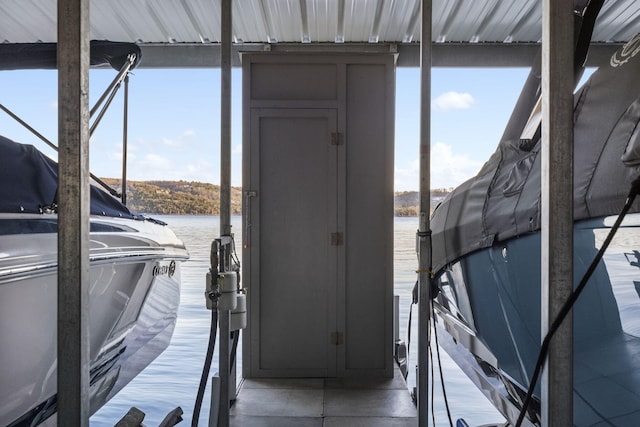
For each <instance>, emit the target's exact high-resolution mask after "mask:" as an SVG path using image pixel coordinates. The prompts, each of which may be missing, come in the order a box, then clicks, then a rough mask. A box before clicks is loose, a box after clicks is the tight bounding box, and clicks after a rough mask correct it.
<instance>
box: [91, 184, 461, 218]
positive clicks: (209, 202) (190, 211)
mask: <svg viewBox="0 0 640 427" xmlns="http://www.w3.org/2000/svg"><path fill="white" fill-rule="evenodd" d="M103 181H105V182H106V183H107V184H109V185H110V186H112V187H113V188H115V189H116V190H117V191H120V189H121V182H120V180H118V179H112V178H103ZM449 191H450V190H447V189H437V190H432V192H431V209H432V210H433V208H434V207H435V206H436V205H437V204H438V203H439V202H440V201H441V200H442V199H443V198H444V197H445V196H446V195H447V194H448V193H449ZM419 205H420V193H418V192H417V191H403V192H398V193H396V194H395V214H396V216H417V215H418V211H419ZM127 206H128V207H129V209H131V210H132V211H133V212H138V213H147V214H162V215H220V186H219V185H214V184H207V183H204V182H195V181H127ZM241 210H242V189H240V188H237V187H233V188H232V189H231V214H232V215H240V214H241Z"/></svg>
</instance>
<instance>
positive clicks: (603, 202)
mask: <svg viewBox="0 0 640 427" xmlns="http://www.w3.org/2000/svg"><path fill="white" fill-rule="evenodd" d="M639 53H640V34H639V35H636V36H635V37H634V38H633V39H632V40H631V41H630V42H629V43H627V44H626V45H625V46H624V47H622V48H621V49H620V50H619V51H618V52H616V53H615V54H614V55H613V56H612V57H611V58H610V59H609V62H608V63H606V64H602V65H601V66H600V67H599V69H598V70H597V71H596V72H594V74H592V75H591V77H590V78H589V80H588V81H587V82H586V83H585V84H584V86H583V87H582V88H580V90H579V91H578V92H577V93H576V95H575V102H574V124H575V126H574V200H573V201H574V219H575V220H576V221H578V220H583V219H587V218H597V217H602V216H606V215H614V214H618V213H619V212H620V210H621V209H622V207H623V205H624V203H625V199H626V196H627V195H628V194H629V189H630V184H631V181H632V180H633V179H635V178H636V177H637V176H638V175H639V168H638V167H639V166H640V129H639V128H638V127H637V125H638V123H639V121H640V78H638V76H640V54H639ZM536 63H537V65H536V66H534V68H533V69H532V72H531V74H530V75H529V79H528V80H527V82H526V84H525V89H524V90H523V93H522V94H521V96H520V99H519V100H518V103H517V105H516V108H515V110H514V113H513V115H512V117H511V118H510V120H509V123H508V125H507V127H506V130H505V132H504V134H503V136H502V139H501V141H500V144H499V145H498V148H497V150H496V151H495V153H494V154H493V155H492V156H491V157H490V158H489V160H488V161H487V162H486V163H485V164H484V166H483V167H482V168H481V170H480V172H479V173H478V175H477V176H475V177H474V178H472V179H470V180H468V181H467V182H465V183H463V184H462V185H460V186H459V187H458V188H456V189H455V190H454V191H453V192H452V193H451V194H449V196H448V197H447V198H445V200H443V202H442V203H441V204H440V205H439V206H438V207H437V208H436V210H435V211H434V213H433V215H432V221H431V228H432V232H433V235H432V236H433V260H432V268H433V271H435V272H438V271H439V270H440V269H441V268H443V267H445V266H446V265H447V264H449V263H450V262H452V261H454V260H456V259H458V258H460V257H462V256H464V255H466V254H468V253H471V252H473V251H476V250H479V249H482V248H485V247H489V246H492V245H494V244H497V243H499V242H501V241H504V240H506V239H511V238H514V237H517V236H520V235H523V234H527V233H532V232H536V231H538V230H540V225H541V211H540V203H541V201H540V198H541V192H540V178H541V174H540V160H541V156H540V149H541V145H540V132H539V131H538V132H537V133H536V136H535V137H533V138H532V139H530V140H522V139H520V136H521V135H522V130H523V129H524V127H525V124H526V123H527V119H528V118H529V115H530V113H531V111H532V110H533V108H534V105H535V103H536V101H537V99H538V95H539V87H540V65H539V61H536ZM638 208H639V205H638V203H635V204H634V205H633V207H632V209H631V211H634V212H638V210H639V209H638Z"/></svg>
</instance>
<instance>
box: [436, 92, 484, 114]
mask: <svg viewBox="0 0 640 427" xmlns="http://www.w3.org/2000/svg"><path fill="white" fill-rule="evenodd" d="M474 102H475V99H474V98H473V96H471V94H469V93H466V92H464V93H462V92H445V93H443V94H442V95H440V96H439V97H437V98H436V99H434V100H433V103H432V104H431V105H432V106H433V108H434V109H436V110H440V111H449V110H466V109H469V108H471V105H473V103H474Z"/></svg>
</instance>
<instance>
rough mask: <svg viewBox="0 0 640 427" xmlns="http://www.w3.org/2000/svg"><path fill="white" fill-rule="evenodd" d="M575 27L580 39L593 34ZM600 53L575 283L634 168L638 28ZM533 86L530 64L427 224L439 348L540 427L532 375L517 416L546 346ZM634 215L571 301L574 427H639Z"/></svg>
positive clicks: (536, 73) (592, 85)
mask: <svg viewBox="0 0 640 427" xmlns="http://www.w3.org/2000/svg"><path fill="white" fill-rule="evenodd" d="M582 12H583V11H576V15H577V16H578V15H579V13H582ZM587 13H589V12H587ZM590 13H591V14H592V15H591V18H592V19H593V21H595V16H593V13H594V12H593V11H591V12H590ZM595 13H596V15H597V11H596V12H595ZM586 20H587V19H585V21H586ZM580 34H581V36H582V37H588V39H586V40H587V43H584V44H582V45H583V46H588V40H590V35H591V33H590V30H589V29H588V28H587V29H586V31H583V32H582V33H580ZM576 44H577V45H580V42H578V43H576ZM585 55H586V52H579V51H577V52H576V63H577V64H580V63H581V61H580V59H581V58H582V59H584V56H585ZM608 59H609V60H608V61H607V62H606V63H604V64H602V65H601V66H600V67H599V68H598V69H597V70H596V71H595V72H594V73H593V74H592V75H591V76H590V78H589V79H588V80H587V82H586V83H585V84H584V85H583V86H582V88H580V89H579V90H578V91H577V92H576V94H575V103H574V106H575V107H574V198H573V206H574V264H573V268H574V280H575V285H578V282H580V280H581V278H582V276H583V274H584V273H585V271H587V268H588V266H589V265H590V263H591V262H592V261H593V260H594V259H596V258H595V256H596V253H597V252H598V251H599V250H600V248H601V247H602V245H603V242H604V240H605V237H606V236H607V234H608V233H609V231H610V230H611V228H612V225H613V224H614V222H615V220H616V218H617V214H618V213H619V212H620V211H621V210H622V209H623V206H625V201H626V200H629V201H631V200H632V199H631V198H628V197H627V196H628V195H629V194H630V188H631V186H632V182H634V180H635V179H636V178H637V177H638V176H639V174H640V170H639V166H640V127H639V126H638V124H640V79H638V75H640V34H639V35H637V36H636V37H634V38H633V39H632V40H631V41H629V42H628V43H627V44H626V45H625V46H624V47H623V48H621V49H620V50H618V51H617V52H616V53H615V54H613V55H612V56H611V58H608ZM578 77H579V74H578V75H577V76H576V80H577V79H578ZM539 88H540V68H539V64H538V66H537V68H536V67H534V69H533V70H532V72H531V74H530V77H529V79H528V80H527V83H526V85H525V88H524V89H523V92H522V95H521V96H520V99H519V101H518V105H517V106H516V109H515V110H514V113H513V114H512V116H511V119H510V121H509V123H508V125H507V128H506V130H505V133H504V135H503V138H502V140H501V141H500V144H499V147H498V149H497V150H496V152H495V154H494V155H493V156H492V157H491V158H490V159H489V160H488V161H487V163H486V164H485V165H484V166H483V167H482V169H481V171H480V172H479V173H478V175H477V176H476V177H474V178H472V179H471V180H469V181H467V182H465V183H464V184H462V185H461V186H460V187H458V188H456V189H455V190H454V191H453V192H452V193H451V194H450V195H449V196H448V197H447V198H446V199H445V200H444V201H443V202H442V203H441V204H440V205H439V206H438V207H437V208H436V210H435V212H434V214H433V217H432V222H431V226H432V229H433V268H434V271H435V272H436V274H435V280H434V292H435V295H434V298H435V301H434V302H435V304H434V306H435V315H436V316H437V325H438V331H439V332H441V333H440V334H439V335H440V337H439V342H440V344H441V345H443V347H444V348H445V350H447V352H448V353H449V354H450V355H451V356H452V358H453V359H454V361H456V363H457V364H458V365H459V366H460V367H461V368H462V370H463V371H464V372H465V373H466V374H467V375H468V376H469V377H470V378H471V379H472V380H473V382H474V383H475V384H476V385H477V386H478V387H479V389H480V390H481V391H482V392H483V393H484V394H485V395H486V396H487V398H488V399H489V400H490V401H491V402H492V403H493V404H494V405H495V407H496V408H497V409H498V410H499V411H500V412H501V413H502V414H503V415H504V416H505V418H506V419H507V421H508V422H509V423H510V424H508V425H515V424H516V422H517V420H518V418H521V419H522V422H523V424H522V425H527V426H531V425H540V423H541V413H540V411H541V408H540V382H538V384H537V386H536V387H535V390H534V393H533V400H532V401H531V404H529V405H528V408H527V410H526V416H525V411H523V406H525V400H526V398H525V396H526V394H527V391H528V388H529V387H530V385H531V383H532V381H533V378H534V371H535V367H536V361H537V358H538V354H539V352H540V348H541V341H542V336H541V324H542V322H541V292H542V291H541V279H540V277H541V273H540V271H541V237H540V227H541V192H540V188H541V187H540V177H541V165H540V163H541V156H540V150H541V139H540V132H539V129H540V121H539V114H538V113H539V109H538V108H537V106H539V103H538V100H539V99H540V98H539ZM638 212H640V208H639V205H638V203H637V202H636V203H634V204H633V205H631V209H630V210H629V214H628V215H627V216H626V217H625V218H624V221H623V222H622V226H621V227H620V229H619V230H618V232H617V234H616V235H615V237H614V238H613V240H612V242H611V245H610V246H609V247H608V249H607V251H606V252H605V253H604V257H603V258H602V259H601V260H600V261H599V262H598V264H597V267H596V268H595V271H594V273H593V275H592V276H591V278H590V279H589V281H588V282H586V287H585V288H584V291H583V292H582V293H581V294H580V296H579V298H578V300H577V302H576V303H575V305H574V306H573V322H574V348H573V351H574V365H573V367H574V387H573V396H574V399H573V408H574V411H573V412H574V424H575V425H576V426H593V425H615V426H630V425H640V376H639V372H640V356H639V355H640V321H639V319H640V269H639V267H640V213H638ZM594 265H596V264H594ZM521 412H522V415H521Z"/></svg>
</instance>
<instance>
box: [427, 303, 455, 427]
mask: <svg viewBox="0 0 640 427" xmlns="http://www.w3.org/2000/svg"><path fill="white" fill-rule="evenodd" d="M431 313H432V315H431V321H432V322H433V336H434V337H435V340H436V356H437V358H438V370H439V371H440V384H441V385H442V396H443V398H444V405H445V408H447V417H448V418H449V426H450V427H453V421H452V420H451V411H450V410H449V399H448V398H447V390H446V388H445V385H444V375H443V374H442V359H440V344H438V330H437V329H436V316H435V315H434V314H433V313H435V307H434V303H433V299H432V300H431ZM432 368H433V367H432ZM432 376H433V374H432ZM434 425H435V424H434Z"/></svg>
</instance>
